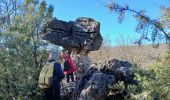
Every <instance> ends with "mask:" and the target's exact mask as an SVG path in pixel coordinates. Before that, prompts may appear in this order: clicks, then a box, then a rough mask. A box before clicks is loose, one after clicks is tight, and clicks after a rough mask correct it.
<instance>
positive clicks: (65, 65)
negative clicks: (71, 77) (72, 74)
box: [64, 60, 70, 71]
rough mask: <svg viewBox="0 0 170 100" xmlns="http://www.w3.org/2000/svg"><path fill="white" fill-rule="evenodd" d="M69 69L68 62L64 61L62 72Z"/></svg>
mask: <svg viewBox="0 0 170 100" xmlns="http://www.w3.org/2000/svg"><path fill="white" fill-rule="evenodd" d="M69 68H70V64H69V62H68V60H65V61H64V71H67V70H68V69H69Z"/></svg>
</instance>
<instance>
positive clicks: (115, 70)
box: [62, 59, 137, 100]
mask: <svg viewBox="0 0 170 100" xmlns="http://www.w3.org/2000/svg"><path fill="white" fill-rule="evenodd" d="M130 68H131V64H130V63H129V62H127V61H119V60H117V59H113V60H110V61H107V62H105V63H104V64H96V65H94V66H91V67H89V68H88V70H87V71H86V72H85V74H84V75H83V76H82V78H81V79H79V80H78V81H77V82H76V85H75V84H74V85H75V88H74V89H73V88H72V91H73V92H72V93H71V92H68V93H65V94H67V95H62V97H63V98H67V100H106V98H108V94H109V91H111V90H113V89H114V87H113V85H114V84H116V83H117V82H118V81H123V82H124V84H125V90H126V89H127V86H128V85H129V84H137V81H136V80H135V79H134V74H133V72H132V71H131V70H130ZM64 86H66V85H64ZM70 87H71V86H70ZM64 89H65V90H67V89H68V88H67V87H65V88H64ZM63 91H64V90H63ZM67 91H68V90H67ZM70 91H71V90H70ZM120 93H124V91H123V92H122V91H120V92H119V95H120ZM68 94H70V95H68ZM68 98H69V99H68ZM112 100H116V98H112Z"/></svg>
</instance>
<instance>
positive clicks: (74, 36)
mask: <svg viewBox="0 0 170 100" xmlns="http://www.w3.org/2000/svg"><path fill="white" fill-rule="evenodd" d="M41 36H42V39H44V40H47V41H49V42H51V43H53V44H56V45H59V46H63V47H73V48H79V49H85V50H87V51H95V50H97V49H99V48H100V46H101V44H102V41H103V39H102V36H101V34H100V23H99V22H97V21H95V20H94V19H92V18H86V17H80V18H77V19H76V21H75V22H74V21H70V22H65V21H62V20H57V19H53V20H51V21H49V22H48V23H46V24H45V25H44V28H43V31H42V32H41Z"/></svg>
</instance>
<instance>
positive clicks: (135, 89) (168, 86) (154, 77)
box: [129, 53, 170, 100]
mask: <svg viewBox="0 0 170 100" xmlns="http://www.w3.org/2000/svg"><path fill="white" fill-rule="evenodd" d="M133 70H134V72H135V73H136V78H137V79H138V80H139V85H138V86H129V91H131V93H132V94H133V98H134V99H149V100H150V99H154V98H155V99H156V98H158V99H161V100H162V99H163V100H169V99H170V98H169V97H170V78H169V75H170V73H169V72H170V54H169V53H168V55H167V56H166V57H165V59H164V60H162V61H158V62H157V63H155V64H153V65H152V66H150V67H149V68H147V69H142V68H138V67H134V68H133Z"/></svg>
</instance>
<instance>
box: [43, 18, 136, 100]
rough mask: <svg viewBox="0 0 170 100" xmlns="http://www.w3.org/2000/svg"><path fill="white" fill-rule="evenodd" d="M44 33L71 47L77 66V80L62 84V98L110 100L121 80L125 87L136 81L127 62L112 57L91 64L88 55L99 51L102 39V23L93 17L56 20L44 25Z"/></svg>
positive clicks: (57, 42)
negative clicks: (68, 20) (110, 94)
mask: <svg viewBox="0 0 170 100" xmlns="http://www.w3.org/2000/svg"><path fill="white" fill-rule="evenodd" d="M41 36H42V39H44V40H47V41H49V42H51V43H53V44H56V45H59V46H62V47H63V48H64V49H66V50H68V51H69V52H70V54H71V57H72V58H73V60H74V62H75V65H76V67H77V71H76V73H75V74H76V76H77V81H76V82H70V83H63V84H62V89H61V91H62V94H61V96H62V99H63V100H107V99H108V98H109V96H108V94H109V92H110V91H111V90H112V89H113V88H114V87H113V85H114V84H116V83H117V82H118V81H123V82H124V84H125V90H127V88H128V85H129V84H137V81H136V80H134V77H135V76H134V74H133V72H132V71H131V70H130V68H131V64H130V63H129V62H127V61H119V60H117V59H112V60H109V61H106V62H105V63H102V64H94V65H91V60H90V58H89V56H88V54H89V52H90V51H95V50H98V49H99V48H100V46H101V44H102V40H103V39H102V36H101V34H100V23H99V22H97V21H95V20H94V19H92V18H85V17H81V18H78V19H76V21H70V22H65V21H61V20H57V19H53V20H51V21H49V22H48V23H47V24H46V25H44V28H43V31H42V33H41ZM121 93H124V94H125V93H126V91H123V92H120V93H119V94H121ZM113 100H115V98H113Z"/></svg>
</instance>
